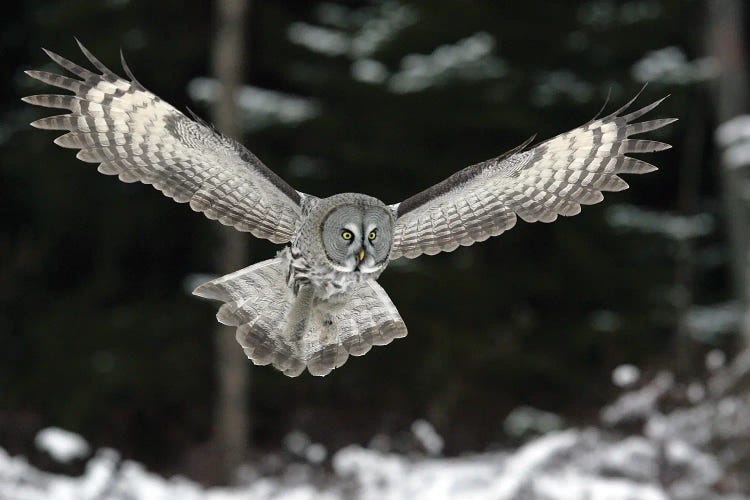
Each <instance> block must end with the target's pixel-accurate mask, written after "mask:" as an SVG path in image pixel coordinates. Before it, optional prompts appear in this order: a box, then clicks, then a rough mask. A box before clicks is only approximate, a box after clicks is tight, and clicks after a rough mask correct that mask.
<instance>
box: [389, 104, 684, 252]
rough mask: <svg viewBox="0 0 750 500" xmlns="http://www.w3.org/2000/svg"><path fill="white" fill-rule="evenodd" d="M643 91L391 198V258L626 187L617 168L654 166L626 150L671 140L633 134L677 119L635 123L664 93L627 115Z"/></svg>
mask: <svg viewBox="0 0 750 500" xmlns="http://www.w3.org/2000/svg"><path fill="white" fill-rule="evenodd" d="M637 97H638V96H636V97H635V98H633V99H632V100H631V101H630V102H628V103H627V104H626V105H625V106H623V107H622V108H620V109H618V110H617V111H615V112H614V113H612V114H610V115H608V116H606V117H603V118H595V119H593V120H591V121H590V122H589V123H587V124H585V125H583V126H581V127H578V128H576V129H573V130H571V131H569V132H566V133H564V134H561V135H558V136H557V137H554V138H552V139H549V140H547V141H545V142H542V143H541V144H539V145H537V146H535V147H533V148H531V149H528V150H525V148H526V146H528V144H529V143H530V142H531V140H532V139H533V138H532V139H529V140H528V141H526V142H525V143H524V144H522V145H520V146H518V147H517V148H515V149H513V150H511V151H508V152H507V153H505V154H503V155H501V156H499V157H497V158H493V159H491V160H488V161H485V162H482V163H478V164H476V165H472V166H470V167H467V168H465V169H463V170H461V171H459V172H457V173H456V174H454V175H452V176H451V177H449V178H448V179H446V180H444V181H443V182H440V183H439V184H436V185H434V186H432V187H431V188H429V189H426V190H425V191H422V192H421V193H419V194H416V195H414V196H412V197H411V198H409V199H407V200H405V201H403V202H401V203H399V204H396V205H391V209H392V210H394V212H395V213H396V224H395V227H394V236H393V238H394V239H393V249H392V251H391V259H397V258H399V257H402V256H403V257H408V258H414V257H417V256H418V255H421V254H423V253H425V254H428V255H434V254H436V253H438V252H443V251H446V252H450V251H452V250H455V249H456V248H457V247H458V246H459V245H464V246H467V245H471V244H472V243H474V242H477V241H484V240H486V239H487V238H489V237H490V236H496V235H499V234H500V233H502V232H504V231H506V230H508V229H510V228H512V227H513V226H514V225H515V223H516V216H520V217H521V218H522V219H523V220H525V221H527V222H536V221H543V222H552V221H554V220H556V219H557V216H558V215H564V216H571V215H576V214H577V213H579V212H580V211H581V205H591V204H594V203H598V202H600V201H601V200H602V199H603V196H602V191H621V190H623V189H626V188H627V187H628V185H627V183H626V182H625V181H623V180H622V179H621V178H620V177H618V174H624V173H627V174H642V173H646V172H651V171H653V170H656V167H654V166H653V165H651V164H649V163H646V162H644V161H641V160H637V159H635V158H630V157H628V156H626V154H627V153H648V152H652V151H661V150H663V149H667V148H669V147H670V146H669V144H665V143H662V142H656V141H649V140H640V139H629V137H630V136H631V135H635V134H640V133H643V132H649V131H651V130H656V129H658V128H661V127H663V126H665V125H668V124H669V123H672V122H674V121H675V120H676V119H673V118H667V119H661V120H651V121H644V122H640V123H633V122H634V120H636V119H638V118H640V117H641V116H643V115H644V114H646V113H647V112H649V111H651V110H652V109H654V108H655V107H656V106H657V105H659V103H661V101H662V100H663V99H662V100H659V101H656V102H655V103H653V104H650V105H648V106H646V107H644V108H642V109H639V110H637V111H634V112H631V113H629V114H626V115H622V113H623V112H624V111H625V110H626V109H627V108H628V107H629V106H630V105H631V104H632V103H633V102H634V101H635V99H636V98H637Z"/></svg>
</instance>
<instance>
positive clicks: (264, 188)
mask: <svg viewBox="0 0 750 500" xmlns="http://www.w3.org/2000/svg"><path fill="white" fill-rule="evenodd" d="M79 46H80V48H81V50H82V51H83V53H84V55H85V56H86V57H87V58H88V60H89V61H90V62H91V63H92V64H93V65H94V66H95V67H96V69H97V70H98V71H99V72H98V73H95V72H91V71H89V70H87V69H85V68H82V67H81V66H78V65H77V64H75V63H73V62H71V61H69V60H67V59H65V58H63V57H61V56H59V55H57V54H55V53H53V52H50V51H47V50H45V52H46V53H47V55H48V56H49V57H50V58H51V59H52V60H53V61H54V62H56V63H57V64H59V65H60V66H62V67H63V68H65V69H67V70H68V71H70V72H71V73H72V74H74V75H76V76H77V77H78V79H74V78H69V77H66V76H61V75H56V74H53V73H47V72H44V71H27V74H28V75H29V76H31V77H33V78H36V79H37V80H41V81H42V82H44V83H47V84H50V85H54V86H56V87H60V88H63V89H65V90H69V91H72V92H73V95H69V94H68V95H35V96H30V97H24V98H23V100H24V101H25V102H27V103H30V104H35V105H37V106H44V107H48V108H60V109H68V110H70V111H71V113H69V114H65V115H59V116H51V117H48V118H42V119H40V120H37V121H35V122H33V123H32V124H31V125H32V126H34V127H37V128H41V129H51V130H67V131H69V132H68V133H66V134H65V135H62V136H60V137H58V138H57V139H55V143H56V144H58V145H59V146H62V147H65V148H73V149H80V151H79V152H78V154H77V157H78V158H79V159H80V160H83V161H85V162H90V163H99V164H100V165H99V168H98V170H99V171H100V172H102V173H104V174H109V175H118V176H119V178H120V180H122V181H124V182H136V181H140V182H142V183H144V184H152V185H153V186H154V187H155V188H156V189H158V190H159V191H161V192H163V193H164V194H165V195H166V196H168V197H170V198H173V199H174V200H175V201H177V202H179V203H186V202H189V203H190V207H191V208H192V209H193V210H195V211H197V212H203V213H204V214H205V215H206V216H207V217H208V218H209V219H217V220H218V221H219V222H221V223H222V224H225V225H228V226H233V227H234V228H236V229H238V230H240V231H249V232H250V233H252V234H253V235H255V236H257V237H259V238H266V239H269V240H271V241H273V242H274V243H286V242H288V241H290V240H291V238H292V235H293V234H294V232H295V229H296V227H297V225H298V223H299V221H300V219H301V213H302V209H301V205H302V199H303V197H304V196H306V195H303V194H302V193H300V192H298V191H296V190H295V189H293V188H292V187H291V186H290V185H289V184H287V183H286V182H284V181H283V180H282V179H281V178H280V177H279V176H278V175H276V174H275V173H274V172H273V171H272V170H270V169H269V168H268V167H266V166H265V165H264V164H263V163H262V162H261V161H260V160H259V159H258V158H257V157H256V156H255V155H253V154H252V153H251V152H250V151H248V150H247V149H245V148H244V147H243V146H242V145H240V144H238V143H237V142H235V141H233V140H232V139H229V138H226V137H224V136H222V135H220V134H218V133H217V132H215V131H214V130H213V129H211V128H210V127H208V126H206V125H204V124H203V123H198V122H196V121H193V120H191V119H190V118H188V117H187V116H185V115H184V114H182V113H181V112H179V111H177V110H176V109H175V108H174V107H172V106H171V105H169V104H168V103H166V102H164V101H163V100H161V99H160V98H159V97H157V96H156V95H154V94H152V93H151V92H149V91H148V90H146V89H145V88H144V87H143V86H142V85H141V84H140V83H139V82H138V81H137V80H136V79H135V77H133V75H132V73H131V72H130V70H129V69H128V67H127V65H126V64H125V60H124V59H123V61H122V63H123V69H124V70H125V72H126V73H127V75H128V77H129V80H127V79H124V78H121V77H119V76H118V75H116V74H115V73H113V72H112V71H110V70H109V69H108V68H107V67H106V66H104V65H103V64H102V63H101V62H99V60H97V59H96V58H95V57H94V56H93V55H92V54H91V53H90V52H89V51H88V50H87V49H86V48H85V47H84V46H83V45H81V44H80V42H79Z"/></svg>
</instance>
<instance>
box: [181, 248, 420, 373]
mask: <svg viewBox="0 0 750 500" xmlns="http://www.w3.org/2000/svg"><path fill="white" fill-rule="evenodd" d="M288 268H289V261H288V259H287V257H286V255H285V254H284V253H282V254H280V255H279V256H278V257H277V258H275V259H270V260H266V261H263V262H259V263H258V264H254V265H252V266H250V267H246V268H244V269H241V270H239V271H236V272H234V273H232V274H228V275H226V276H222V277H221V278H218V279H215V280H213V281H209V282H208V283H204V284H203V285H201V286H199V287H198V288H196V289H195V290H194V291H193V294H195V295H198V296H200V297H205V298H209V299H215V300H219V301H222V302H224V304H223V305H222V306H221V307H220V308H219V312H218V313H217V315H216V317H217V319H218V320H219V322H221V323H223V324H226V325H231V326H236V327H237V334H236V338H237V341H238V342H239V343H240V345H241V346H242V348H243V350H244V351H245V354H246V355H247V357H248V358H249V359H250V360H251V361H252V362H253V363H254V364H256V365H268V364H271V365H273V366H274V367H275V368H277V369H278V370H280V371H282V372H283V373H284V374H285V375H287V376H289V377H296V376H298V375H300V374H302V372H303V371H304V370H305V368H307V369H308V371H309V372H310V373H311V374H312V375H316V376H325V375H327V374H329V373H330V372H331V371H332V370H333V369H334V368H338V367H339V366H341V365H343V364H344V363H345V362H346V360H347V359H348V358H349V355H350V354H351V355H352V356H361V355H363V354H365V353H367V352H368V351H369V350H370V349H371V347H372V346H373V345H385V344H388V343H390V342H391V341H392V340H393V339H395V338H400V337H404V336H406V333H407V331H406V325H404V322H403V320H402V319H401V316H400V315H399V313H398V310H397V309H396V307H395V306H394V305H393V303H392V302H391V300H390V299H389V298H388V295H387V294H386V293H385V291H384V290H383V289H382V288H381V287H380V285H378V284H377V283H376V282H374V281H364V282H361V283H358V284H357V285H356V286H355V287H354V288H353V289H352V290H351V291H350V292H349V293H347V294H345V295H339V296H337V297H335V298H334V299H330V300H320V299H317V298H315V297H314V294H313V293H312V289H310V288H308V287H304V286H303V288H302V289H301V290H300V292H299V293H298V294H297V295H296V296H295V295H294V294H293V293H292V291H291V289H290V288H289V287H288V286H287V283H286V273H287V271H288Z"/></svg>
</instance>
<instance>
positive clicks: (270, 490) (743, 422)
mask: <svg viewBox="0 0 750 500" xmlns="http://www.w3.org/2000/svg"><path fill="white" fill-rule="evenodd" d="M719 358H721V359H719ZM706 362H707V365H708V366H709V370H710V373H709V375H708V378H707V379H706V380H693V381H687V382H681V381H677V380H676V379H675V377H674V376H672V375H671V374H670V373H668V372H661V373H658V374H656V376H655V377H653V378H647V377H643V376H641V377H640V378H641V380H643V382H638V381H636V380H635V378H636V377H634V376H633V375H634V373H633V372H634V369H635V367H632V366H627V365H626V366H625V367H619V368H618V369H617V370H615V374H614V379H615V382H616V383H618V384H621V383H622V382H623V381H622V380H621V379H622V378H625V379H627V382H629V384H622V385H627V386H628V388H630V387H633V388H632V390H630V392H627V393H624V394H622V395H621V396H620V397H619V398H618V399H617V400H616V401H615V402H613V403H612V404H611V405H608V406H607V407H605V408H604V409H603V410H602V424H601V425H600V426H599V427H589V428H584V429H579V428H569V429H564V430H549V429H554V428H559V427H560V426H562V420H561V419H560V418H559V417H556V416H554V415H552V414H545V413H544V412H541V411H539V410H535V409H528V408H526V409H524V410H523V411H521V410H519V411H518V412H516V413H517V414H519V415H520V414H523V415H532V416H534V418H536V419H539V418H543V419H544V420H545V421H547V420H549V421H550V422H551V421H552V420H555V421H554V424H555V425H548V426H547V432H546V433H543V434H541V435H537V436H536V437H535V438H533V439H530V440H529V441H527V442H526V443H525V444H523V445H522V446H520V447H518V448H516V449H512V448H511V449H507V450H500V451H491V452H485V453H471V454H465V455H462V456H457V457H443V456H440V453H441V451H442V447H443V440H442V438H441V437H440V436H439V434H438V433H437V431H436V430H435V428H434V427H433V426H432V425H431V424H430V423H429V422H427V421H426V420H418V421H416V422H415V423H414V424H413V426H412V433H413V434H414V437H415V438H416V442H417V443H419V445H420V446H421V447H422V448H423V452H419V453H418V452H416V451H415V452H412V453H411V454H403V453H394V452H392V451H389V447H388V446H387V442H388V441H389V440H388V439H380V440H377V439H373V443H372V444H371V446H370V447H363V446H360V445H350V446H347V447H344V448H342V449H340V450H338V451H336V452H335V453H333V454H332V455H331V456H330V458H329V457H328V452H327V450H326V449H325V448H324V447H323V446H322V445H321V444H319V443H312V442H311V441H310V439H309V438H308V437H307V436H306V435H305V434H304V433H302V432H293V433H290V434H289V435H288V436H287V439H285V442H284V445H285V448H286V452H287V453H288V454H289V456H290V458H289V462H288V463H287V464H286V466H285V467H284V469H283V471H282V472H280V473H278V474H276V475H274V476H270V477H268V476H267V477H263V476H262V475H261V473H260V472H259V469H258V470H256V469H255V468H254V466H253V465H252V464H250V465H247V466H246V467H244V468H243V470H244V473H243V474H242V475H241V477H243V478H245V479H242V480H240V482H239V484H237V485H235V486H233V487H226V488H206V487H203V486H201V485H199V484H197V483H195V482H193V481H191V480H189V479H186V478H184V477H180V476H175V477H171V478H164V477H161V476H159V475H156V474H153V473H151V472H149V471H148V470H147V469H146V468H145V467H144V466H143V465H141V464H139V463H136V462H133V461H130V460H122V459H121V457H120V455H119V454H118V453H117V452H116V451H114V450H110V449H100V450H98V451H96V452H95V453H94V455H93V457H92V458H91V459H90V460H89V461H88V463H87V464H86V468H85V471H84V472H83V474H82V475H81V476H78V477H69V476H64V475H59V474H52V473H48V472H44V471H41V470H39V469H37V468H35V467H34V466H32V465H30V464H29V463H28V461H27V460H26V459H25V458H24V457H21V456H10V455H8V454H7V453H6V452H5V451H4V450H2V449H0V499H3V500H42V499H44V500H93V499H107V500H172V499H175V500H240V499H243V500H245V499H252V500H264V499H274V500H307V499H310V500H312V499H321V500H328V499H330V500H344V499H350V498H354V499H360V500H399V499H408V500H422V499H425V500H444V499H445V500H447V499H461V500H463V499H466V500H485V499H486V500H514V499H525V500H585V499H604V500H668V499H669V500H740V499H747V498H750V496H749V494H750V446H748V443H750V394H748V393H747V391H744V392H743V391H742V390H740V391H735V392H738V393H735V394H732V393H731V392H730V389H732V388H736V387H737V386H738V384H739V385H740V386H741V385H742V384H741V383H740V382H741V381H742V380H745V381H746V380H747V379H748V375H749V374H750V351H749V352H748V353H746V354H742V355H740V356H738V357H737V358H735V359H734V360H733V361H732V362H731V363H725V362H724V359H723V355H722V354H721V353H719V352H718V351H712V352H711V353H709V355H708V356H707V360H706ZM636 370H637V369H636ZM623 372H630V373H626V374H625V375H623ZM639 384H640V386H639ZM697 389H700V390H697ZM691 394H692V396H691ZM553 417H555V418H553ZM524 418H525V417H524ZM548 423H549V422H548ZM532 427H533V430H535V431H536V432H544V430H543V426H532ZM50 436H52V437H50ZM376 441H377V442H378V443H380V444H382V446H381V445H376ZM38 442H39V443H40V446H41V447H42V448H43V449H45V450H47V451H49V452H50V453H51V455H52V456H53V457H55V456H57V459H59V460H61V461H65V460H67V459H68V457H70V456H71V453H72V454H73V455H75V456H80V453H79V452H81V453H82V452H83V451H82V450H86V451H87V447H86V446H83V445H85V441H84V440H83V439H82V438H79V437H78V436H76V435H74V434H71V433H67V432H65V431H61V430H59V429H46V430H44V431H42V432H40V435H39V438H38ZM50 443H54V444H50ZM383 443H386V444H383ZM51 450H56V451H51ZM60 450H67V453H62V454H60V453H57V451H60ZM71 450H72V451H71ZM73 452H75V453H73ZM425 452H426V453H425Z"/></svg>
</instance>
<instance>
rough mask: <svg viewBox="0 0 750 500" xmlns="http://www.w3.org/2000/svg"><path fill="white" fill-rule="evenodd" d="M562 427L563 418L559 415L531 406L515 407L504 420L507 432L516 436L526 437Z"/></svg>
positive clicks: (504, 427)
mask: <svg viewBox="0 0 750 500" xmlns="http://www.w3.org/2000/svg"><path fill="white" fill-rule="evenodd" d="M562 427H563V419H562V418H560V416H559V415H556V414H554V413H551V412H548V411H543V410H539V409H537V408H532V407H531V406H519V407H518V408H514V409H513V411H511V412H510V413H509V414H508V416H507V417H505V421H504V422H503V429H504V430H505V432H506V433H507V434H508V435H509V436H512V437H514V438H521V437H526V436H528V435H530V434H546V433H548V432H552V431H557V430H560V429H561V428H562Z"/></svg>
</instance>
